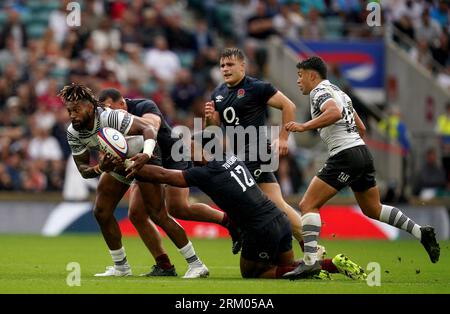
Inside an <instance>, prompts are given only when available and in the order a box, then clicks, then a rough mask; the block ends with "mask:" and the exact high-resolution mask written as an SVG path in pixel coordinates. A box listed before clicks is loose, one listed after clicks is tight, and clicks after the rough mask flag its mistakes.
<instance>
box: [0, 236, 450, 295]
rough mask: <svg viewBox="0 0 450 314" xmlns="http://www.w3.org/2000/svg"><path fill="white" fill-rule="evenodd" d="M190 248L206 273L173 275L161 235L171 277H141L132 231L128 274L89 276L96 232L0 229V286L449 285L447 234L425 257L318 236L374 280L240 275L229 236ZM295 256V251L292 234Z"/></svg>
mask: <svg viewBox="0 0 450 314" xmlns="http://www.w3.org/2000/svg"><path fill="white" fill-rule="evenodd" d="M192 242H193V243H194V246H195V249H196V251H197V254H198V255H199V256H200V258H201V259H202V260H203V261H204V262H205V264H206V265H207V266H208V268H209V270H210V273H211V275H210V277H209V278H206V279H194V280H186V279H182V278H180V277H181V276H182V275H183V274H184V272H185V271H186V263H185V261H184V259H183V258H182V257H181V255H180V254H179V253H178V252H177V250H176V248H175V246H174V245H173V244H172V243H171V242H170V240H168V239H164V246H165V248H166V249H167V251H168V253H169V256H170V258H171V260H172V262H173V263H174V264H175V266H176V268H177V272H178V277H169V278H167V277H163V278H161V277H160V278H145V277H138V276H137V275H139V274H141V273H144V272H146V271H148V270H149V269H150V267H151V265H153V264H154V261H153V259H152V258H151V256H150V255H149V253H148V251H147V250H146V249H145V247H144V245H143V243H142V242H141V241H140V239H139V238H125V239H124V240H123V243H124V246H125V249H126V251H127V255H128V260H129V262H130V264H131V266H132V268H133V273H134V276H133V277H127V278H97V277H93V274H95V273H97V272H102V271H104V269H105V266H108V265H111V258H110V256H109V253H108V251H107V248H106V245H105V244H104V242H103V238H102V237H101V235H64V236H61V237H56V238H44V237H39V236H17V235H2V236H0V243H1V246H0V247H1V254H0V265H1V267H0V293H157V294H166V293H167V294H202V293H225V294H228V293H230V294H248V293H252V294H272V293H285V294H304V293H314V294H316V293H377V294H378V293H450V267H449V265H450V257H449V252H450V251H449V246H450V242H449V241H446V242H441V243H440V245H441V258H440V261H439V262H438V263H437V264H432V263H431V262H430V261H429V259H428V256H427V254H426V253H425V250H424V249H423V248H422V246H421V245H420V243H418V242H417V241H413V240H411V241H394V242H388V241H321V243H322V244H324V245H325V246H326V248H327V251H328V257H330V258H332V257H333V256H334V255H335V254H337V253H345V254H347V255H348V256H349V257H350V258H352V259H353V260H354V261H356V262H357V263H359V264H360V265H361V266H363V267H364V268H366V266H367V265H368V263H370V262H377V263H379V264H380V266H381V286H378V287H377V286H374V287H370V286H368V285H367V283H366V282H358V281H352V280H350V279H348V278H345V277H344V276H343V275H340V274H332V280H331V281H323V280H322V281H320V280H298V281H288V280H262V279H260V280H248V279H245V280H244V279H242V278H241V276H240V272H239V257H238V256H236V255H232V254H231V241H230V240H228V239H221V240H204V239H202V240H200V239H193V240H192ZM293 245H294V247H295V249H296V256H297V257H299V256H300V253H299V250H298V248H297V247H298V245H296V243H295V242H293ZM70 262H77V263H79V264H80V267H81V286H74V287H70V286H68V285H67V284H66V278H67V276H68V275H69V271H67V270H66V266H67V264H68V263H70Z"/></svg>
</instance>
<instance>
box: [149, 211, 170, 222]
mask: <svg viewBox="0 0 450 314" xmlns="http://www.w3.org/2000/svg"><path fill="white" fill-rule="evenodd" d="M149 216H150V219H151V220H152V221H153V222H154V223H155V224H157V225H158V226H161V225H163V224H165V223H166V221H167V220H168V215H167V212H166V211H164V210H157V211H156V210H150V211H149Z"/></svg>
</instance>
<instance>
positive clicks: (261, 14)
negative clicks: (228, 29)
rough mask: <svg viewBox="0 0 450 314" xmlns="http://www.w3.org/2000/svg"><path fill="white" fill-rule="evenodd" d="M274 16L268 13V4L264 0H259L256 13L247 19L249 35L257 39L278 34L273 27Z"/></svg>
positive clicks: (264, 38)
mask: <svg viewBox="0 0 450 314" xmlns="http://www.w3.org/2000/svg"><path fill="white" fill-rule="evenodd" d="M272 18H273V16H271V15H269V14H268V13H267V6H266V3H265V2H264V1H259V2H258V5H257V6H256V13H255V15H253V16H251V17H250V18H249V19H248V20H247V31H248V36H249V37H250V38H253V39H257V40H266V39H267V38H269V37H270V36H272V35H275V34H276V31H275V28H274V27H273V19H272Z"/></svg>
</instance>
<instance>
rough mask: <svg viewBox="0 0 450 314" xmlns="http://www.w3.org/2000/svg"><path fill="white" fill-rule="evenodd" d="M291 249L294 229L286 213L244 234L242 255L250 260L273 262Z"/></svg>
mask: <svg viewBox="0 0 450 314" xmlns="http://www.w3.org/2000/svg"><path fill="white" fill-rule="evenodd" d="M289 250H292V230H291V223H290V222H289V219H288V218H287V215H286V214H285V213H281V214H280V215H278V216H276V217H275V218H274V219H272V221H270V222H269V223H267V224H266V225H264V226H263V227H261V228H259V229H257V230H251V231H246V232H244V233H243V235H242V253H241V255H242V257H243V258H245V259H246V260H249V261H255V262H265V263H271V264H273V263H275V261H276V259H277V257H278V256H279V255H280V254H281V253H284V252H287V251H289Z"/></svg>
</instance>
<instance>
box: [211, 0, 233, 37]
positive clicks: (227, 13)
mask: <svg viewBox="0 0 450 314" xmlns="http://www.w3.org/2000/svg"><path fill="white" fill-rule="evenodd" d="M215 16H216V20H217V24H218V25H217V26H218V28H219V30H220V31H221V32H222V33H223V34H224V35H228V36H229V35H232V34H233V30H232V23H231V6H230V5H229V4H220V5H218V6H217V9H216V12H215Z"/></svg>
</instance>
